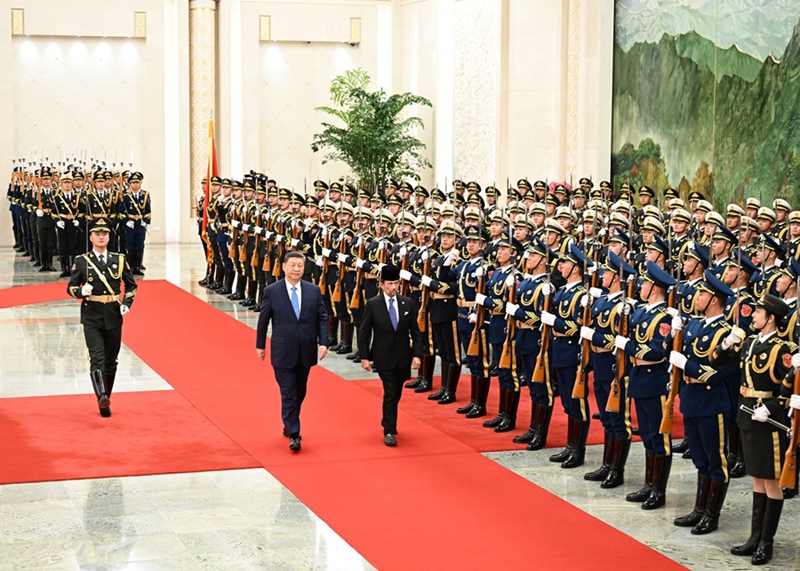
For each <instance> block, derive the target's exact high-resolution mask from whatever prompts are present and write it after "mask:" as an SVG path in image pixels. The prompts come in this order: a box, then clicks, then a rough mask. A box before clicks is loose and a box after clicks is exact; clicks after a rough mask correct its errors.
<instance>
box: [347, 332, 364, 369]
mask: <svg viewBox="0 0 800 571" xmlns="http://www.w3.org/2000/svg"><path fill="white" fill-rule="evenodd" d="M353 329H355V331H356V344H355V345H353V348H354V349H355V351H353V352H352V353H350V354H349V355H348V356H347V357H345V359H347V360H348V361H353V362H359V363H360V362H361V358H360V354H359V351H358V340H359V339H360V338H361V332H360V331H359V330H358V327H353Z"/></svg>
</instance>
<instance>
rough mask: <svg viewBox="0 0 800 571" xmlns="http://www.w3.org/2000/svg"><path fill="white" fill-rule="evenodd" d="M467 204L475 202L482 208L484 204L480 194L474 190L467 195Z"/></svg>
mask: <svg viewBox="0 0 800 571" xmlns="http://www.w3.org/2000/svg"><path fill="white" fill-rule="evenodd" d="M467 204H477V205H479V206H480V207H481V208H483V207H484V205H485V204H484V202H483V197H481V195H480V194H478V193H477V192H475V193H473V194H470V195H469V196H468V197H467Z"/></svg>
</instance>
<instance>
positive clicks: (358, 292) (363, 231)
mask: <svg viewBox="0 0 800 571" xmlns="http://www.w3.org/2000/svg"><path fill="white" fill-rule="evenodd" d="M404 184H408V183H404ZM353 213H354V225H355V232H356V234H355V236H354V239H355V242H354V243H353V246H352V247H351V248H350V253H349V255H348V257H347V261H346V262H345V267H347V269H348V272H352V273H354V274H355V277H354V283H353V291H352V294H351V295H350V313H351V314H352V316H353V326H354V327H355V330H356V345H355V349H356V351H355V353H353V354H350V355H348V356H347V357H346V358H347V359H348V360H349V361H353V362H354V363H359V362H361V357H360V355H359V351H358V347H359V343H360V341H359V339H360V337H359V335H360V334H361V333H360V328H361V319H362V317H363V315H364V305H365V304H366V303H367V300H368V299H369V298H368V297H367V296H366V293H365V288H364V270H363V268H360V267H358V262H359V260H364V258H365V257H366V252H367V248H368V247H369V244H370V242H372V241H373V236H372V230H371V228H372V221H373V215H372V211H371V210H370V209H369V208H367V207H366V206H358V207H356V208H355V210H354V211H353ZM362 265H363V264H362ZM390 281H392V280H390ZM398 281H399V280H398ZM403 380H404V381H405V379H403Z"/></svg>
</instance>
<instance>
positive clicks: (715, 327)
mask: <svg viewBox="0 0 800 571" xmlns="http://www.w3.org/2000/svg"><path fill="white" fill-rule="evenodd" d="M732 295H733V291H731V289H730V288H729V287H728V286H727V285H726V284H725V283H724V282H723V281H722V280H720V279H719V278H718V277H716V276H715V275H714V274H713V273H712V272H710V271H708V270H706V271H705V273H704V279H703V281H701V282H700V283H698V284H697V293H696V298H695V306H696V308H697V311H698V313H699V314H700V315H699V316H697V317H689V318H688V319H687V320H686V323H685V325H684V323H683V318H682V317H681V316H680V315H676V316H675V317H673V319H672V331H673V333H675V332H678V331H680V330H681V329H684V336H683V346H682V347H681V349H680V351H672V352H671V353H670V359H669V360H670V364H671V365H672V366H673V367H677V368H678V369H680V370H681V371H683V379H682V382H681V385H680V402H681V405H680V406H681V414H682V415H683V426H684V429H685V431H686V441H687V442H688V443H689V452H690V454H691V457H692V462H693V463H694V465H695V468H697V493H696V497H695V506H694V510H693V511H692V512H691V513H690V514H688V515H686V516H683V517H679V518H676V519H675V522H674V523H675V525H677V526H679V527H691V528H692V534H693V535H705V534H707V533H711V532H712V531H714V530H716V529H717V526H718V524H719V514H720V511H721V510H722V504H723V503H724V502H725V496H726V494H727V491H728V482H729V474H728V462H727V458H726V446H725V444H726V443H725V434H726V427H727V426H728V420H729V417H730V411H731V410H732V408H733V406H732V402H731V398H730V394H729V391H728V386H729V384H730V382H731V379H735V380H736V381H738V378H739V371H738V368H737V367H736V365H735V364H728V365H725V366H712V365H711V364H710V360H711V357H712V355H713V353H714V351H715V350H716V348H717V346H719V345H721V344H722V342H723V340H724V339H725V338H726V337H727V336H728V335H729V334H730V331H731V325H730V324H729V323H728V322H727V321H725V315H724V310H725V304H726V303H727V301H728V298H729V297H730V296H732Z"/></svg>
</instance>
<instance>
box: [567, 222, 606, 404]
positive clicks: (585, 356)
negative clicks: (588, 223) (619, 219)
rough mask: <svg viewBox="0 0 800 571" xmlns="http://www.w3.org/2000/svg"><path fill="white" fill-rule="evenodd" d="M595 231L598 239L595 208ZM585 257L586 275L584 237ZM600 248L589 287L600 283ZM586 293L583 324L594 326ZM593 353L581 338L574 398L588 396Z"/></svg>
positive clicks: (587, 248) (586, 258)
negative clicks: (587, 387) (598, 262)
mask: <svg viewBox="0 0 800 571" xmlns="http://www.w3.org/2000/svg"><path fill="white" fill-rule="evenodd" d="M594 233H595V235H594V236H592V238H593V239H595V240H597V236H596V234H597V210H596V209H595V210H594ZM584 250H585V252H584V257H583V266H584V267H583V275H584V276H585V275H586V270H587V268H586V266H587V265H588V258H589V241H588V240H586V238H585V237H584ZM598 250H599V248H595V252H594V253H595V262H594V264H595V265H594V269H595V272H594V274H592V278H591V280H589V284H588V285H589V289H591V288H594V287H597V283H598V276H599V272H598V271H597V253H598ZM586 295H587V296H588V297H589V299H588V300H587V302H586V307H584V308H583V325H585V326H586V327H591V326H592V303H593V300H592V298H591V295H589V292H588V291H587V292H586ZM591 355H592V342H591V340H589V339H581V363H580V368H579V369H578V378H577V380H576V382H575V385H574V386H573V387H572V398H574V399H584V398H586V382H587V377H588V376H589V373H588V371H587V369H588V368H589V358H590V357H591Z"/></svg>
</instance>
